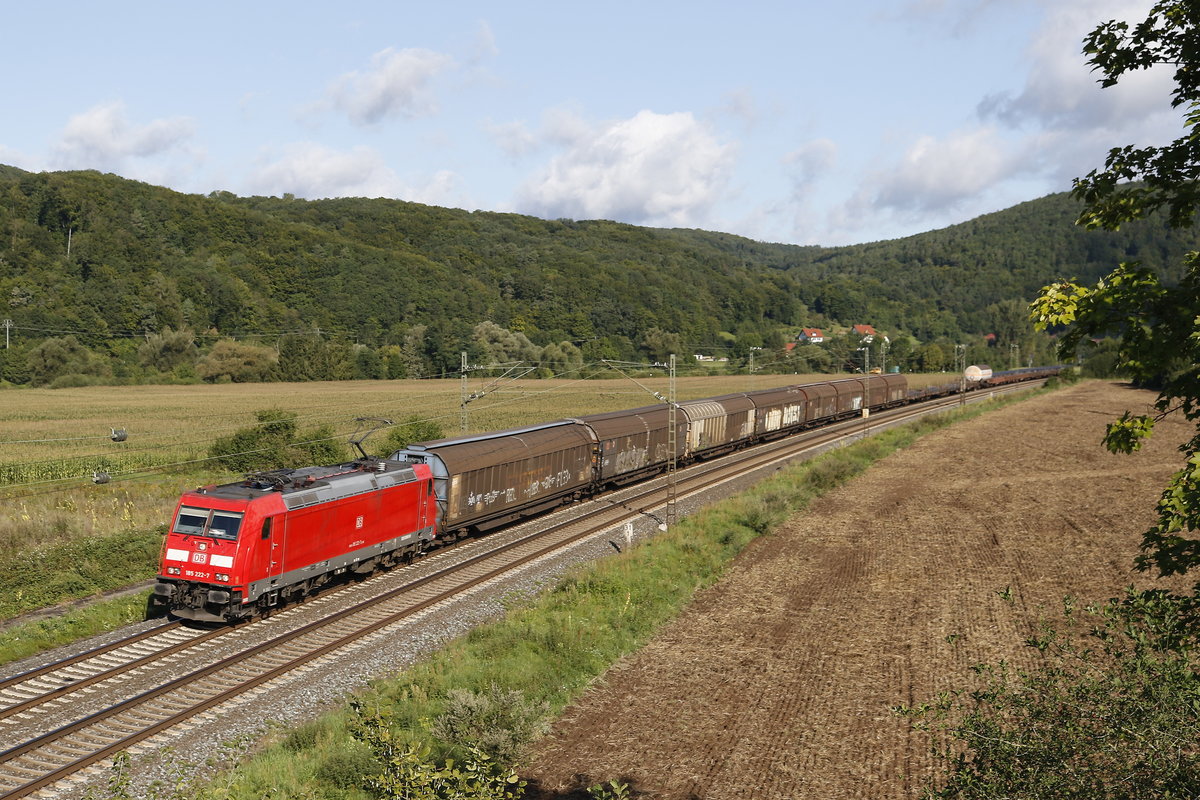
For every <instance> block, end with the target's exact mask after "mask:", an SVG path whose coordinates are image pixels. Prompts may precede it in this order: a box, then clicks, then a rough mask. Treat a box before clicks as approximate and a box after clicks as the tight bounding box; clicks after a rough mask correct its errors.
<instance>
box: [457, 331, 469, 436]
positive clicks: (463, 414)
mask: <svg viewBox="0 0 1200 800" xmlns="http://www.w3.org/2000/svg"><path fill="white" fill-rule="evenodd" d="M461 375H462V377H461V378H460V381H459V383H460V386H461V392H460V397H459V400H460V402H459V406H458V408H459V419H458V422H459V425H460V426H461V428H462V432H463V433H466V432H467V351H466V350H463V351H462V371H461Z"/></svg>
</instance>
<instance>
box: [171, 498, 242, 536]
mask: <svg viewBox="0 0 1200 800" xmlns="http://www.w3.org/2000/svg"><path fill="white" fill-rule="evenodd" d="M241 525H242V515H241V514H238V513H235V512H232V511H216V510H215V509H211V508H190V507H188V506H184V507H183V508H181V509H179V515H178V516H176V517H175V525H174V527H172V528H171V530H172V531H173V532H174V533H186V534H191V535H192V536H212V537H214V538H216V539H236V538H237V535H238V528H240V527H241Z"/></svg>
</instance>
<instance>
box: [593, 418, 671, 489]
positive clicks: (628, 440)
mask: <svg viewBox="0 0 1200 800" xmlns="http://www.w3.org/2000/svg"><path fill="white" fill-rule="evenodd" d="M670 415H671V410H670V408H669V407H668V406H666V405H661V404H660V405H656V406H644V407H642V408H634V409H630V410H629V411H610V412H608V413H606V414H590V415H588V416H586V417H580V418H579V421H580V422H582V423H584V424H586V425H588V426H589V427H591V429H592V430H593V431H594V432H595V434H596V438H597V440H598V441H599V448H600V473H599V476H598V477H599V479H600V481H601V482H603V483H605V484H608V485H617V484H620V483H625V482H628V481H632V480H638V479H639V478H641V477H642V476H644V475H647V474H649V473H652V472H655V471H658V470H660V469H662V467H663V465H664V464H666V463H667V461H668V460H669V459H670V457H671V449H670V432H671V431H670ZM687 424H688V418H687V415H686V414H684V413H683V412H682V411H680V412H678V413H676V414H675V430H676V436H675V451H676V452H675V456H676V458H682V457H683V454H684V446H685V445H686V443H687Z"/></svg>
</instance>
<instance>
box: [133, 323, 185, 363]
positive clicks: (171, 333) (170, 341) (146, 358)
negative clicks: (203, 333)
mask: <svg viewBox="0 0 1200 800" xmlns="http://www.w3.org/2000/svg"><path fill="white" fill-rule="evenodd" d="M195 360H196V338H195V335H194V334H193V333H192V332H191V331H190V330H187V329H186V328H184V329H181V330H178V331H175V330H172V329H170V328H165V329H164V330H163V331H162V333H152V334H150V335H148V336H147V337H146V341H144V342H142V343H141V344H140V345H138V361H139V363H141V365H142V366H144V367H151V368H153V369H156V370H158V371H159V372H170V371H172V370H173V369H175V368H176V367H179V366H182V365H184V364H191V363H192V362H193V361H195Z"/></svg>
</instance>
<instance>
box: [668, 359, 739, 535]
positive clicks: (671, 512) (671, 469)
mask: <svg viewBox="0 0 1200 800" xmlns="http://www.w3.org/2000/svg"><path fill="white" fill-rule="evenodd" d="M750 357H751V358H753V357H754V351H753V350H751V351H750ZM670 365H671V372H670V381H669V383H668V384H667V425H668V426H670V428H669V430H668V432H667V449H668V450H670V451H671V456H670V458H669V459H668V460H667V514H666V519H667V529H668V530H670V529H671V528H672V527H673V526H674V525H675V513H676V512H675V491H676V487H675V454H676V451H677V450H678V445H679V442H678V441H677V440H678V438H679V429H678V427H677V426H676V420H677V419H678V406H677V405H676V403H675V354H674V353H671V362H670Z"/></svg>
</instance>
